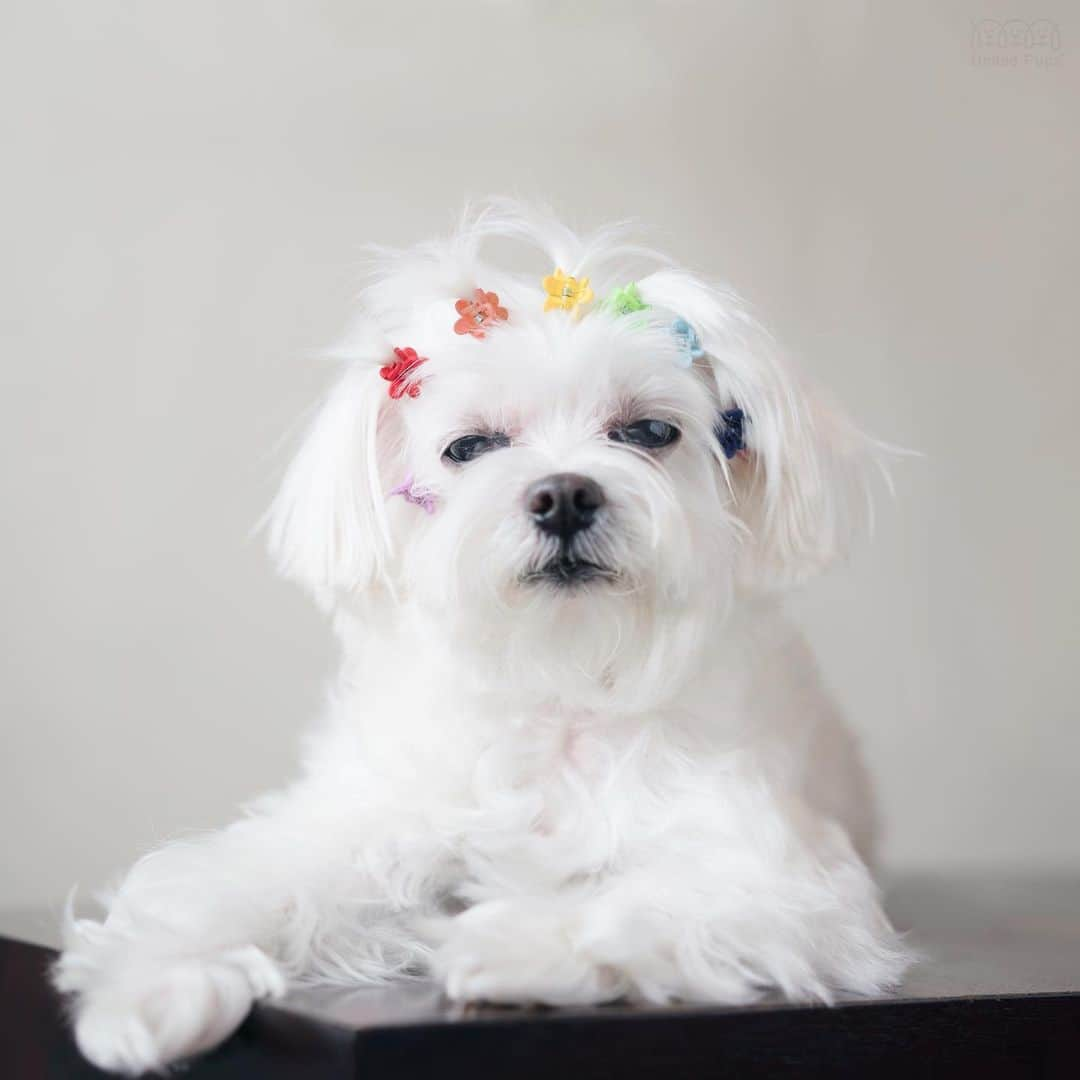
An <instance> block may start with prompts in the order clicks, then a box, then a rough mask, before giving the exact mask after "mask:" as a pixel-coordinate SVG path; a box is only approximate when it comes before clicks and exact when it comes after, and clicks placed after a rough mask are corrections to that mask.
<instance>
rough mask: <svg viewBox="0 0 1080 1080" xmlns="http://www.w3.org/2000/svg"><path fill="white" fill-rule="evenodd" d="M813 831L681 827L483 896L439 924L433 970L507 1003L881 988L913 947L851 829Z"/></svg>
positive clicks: (457, 994) (458, 987) (459, 995)
mask: <svg viewBox="0 0 1080 1080" xmlns="http://www.w3.org/2000/svg"><path fill="white" fill-rule="evenodd" d="M816 831H817V832H818V836H817V838H816V842H815V843H813V844H806V843H804V842H800V841H797V840H796V838H794V837H788V838H786V839H785V840H783V841H782V842H781V843H780V844H779V845H778V846H777V847H776V848H773V849H771V850H769V849H766V848H763V847H749V846H748V847H746V848H743V849H740V848H738V847H733V846H732V844H731V838H730V836H726V837H724V838H722V839H721V838H720V837H717V838H716V843H715V845H712V844H710V843H709V841H708V838H707V837H706V836H704V835H702V834H701V833H700V831H699V832H698V834H697V836H696V837H694V840H693V842H689V838H688V837H687V836H686V835H685V834H683V836H682V841H681V843H676V842H675V841H674V840H672V843H671V844H670V845H660V846H659V848H658V853H657V854H656V855H655V856H653V857H651V858H650V859H649V860H648V861H647V862H643V863H641V864H639V865H638V866H637V867H635V868H633V869H628V870H626V871H624V872H622V873H620V874H618V875H612V876H610V877H609V878H607V879H606V880H604V881H599V882H596V883H593V884H580V883H579V884H576V885H575V886H574V887H572V888H568V889H567V890H566V891H564V892H560V893H555V894H551V895H546V896H531V897H530V896H514V897H506V898H503V899H492V900H487V901H484V902H481V903H479V904H477V905H476V906H474V907H472V908H470V909H469V910H468V911H466V912H465V913H463V914H462V915H460V916H458V917H457V918H456V919H454V920H453V921H452V922H451V923H450V924H449V925H448V926H447V927H446V930H445V939H444V941H445V943H444V944H443V945H442V946H441V948H440V949H439V951H438V953H437V954H436V957H435V967H436V970H437V971H438V972H439V973H440V974H441V976H442V977H443V978H444V980H445V983H446V987H447V992H448V994H449V995H450V996H451V997H453V998H456V999H459V1000H489V1001H496V1002H505V1003H528V1002H540V1003H545V1004H555V1005H560V1004H571V1003H573V1004H582V1003H590V1002H600V1001H608V1000H613V999H615V998H618V997H623V996H627V997H630V998H633V999H637V1000H646V1001H651V1002H664V1001H671V1000H681V1001H698V1002H718V1003H725V1004H741V1003H746V1002H750V1001H754V1000H756V999H758V998H759V997H761V995H762V994H763V993H766V992H768V991H779V992H780V993H782V994H783V995H784V996H785V997H787V998H788V999H790V1000H796V1001H809V1000H817V1001H831V1000H832V999H833V997H834V996H835V994H836V993H837V992H852V993H856V994H864V995H865V994H875V993H880V992H882V991H883V990H885V989H887V988H889V987H890V986H892V985H894V984H895V983H896V982H897V981H898V980H899V978H900V977H901V975H902V973H903V971H904V970H905V969H906V967H907V965H908V963H909V962H910V957H909V955H908V953H907V952H906V950H905V949H904V948H903V946H902V944H901V943H900V941H899V939H898V936H897V935H896V933H895V931H893V929H892V927H891V926H890V925H889V922H888V920H887V919H886V917H885V915H884V914H883V912H882V910H881V907H880V904H879V900H878V893H877V890H876V888H875V886H874V884H873V882H872V880H871V878H870V875H869V873H868V871H867V870H866V868H865V866H864V865H863V864H862V862H861V861H860V860H859V858H858V856H857V855H856V854H855V852H854V851H853V850H852V848H851V845H850V843H849V842H848V841H847V838H846V836H845V835H844V834H843V833H842V831H841V830H840V829H839V828H838V827H836V826H832V825H829V824H828V823H820V827H819V828H818V829H817V830H816ZM664 847H667V850H668V851H669V852H676V851H681V852H685V854H683V855H681V856H680V857H676V856H675V855H674V854H664V855H661V854H660V853H659V851H660V850H662V849H663V848H664Z"/></svg>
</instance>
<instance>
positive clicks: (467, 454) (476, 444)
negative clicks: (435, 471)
mask: <svg viewBox="0 0 1080 1080" xmlns="http://www.w3.org/2000/svg"><path fill="white" fill-rule="evenodd" d="M509 445H510V437H509V436H508V435H503V434H502V432H496V433H495V434H494V435H462V436H461V438H460V439H455V440H454V441H453V442H452V443H451V444H450V445H449V446H448V447H447V448H446V449H445V450H444V451H443V453H442V456H443V457H444V458H446V460H447V461H453V462H455V463H457V464H458V465H462V464H464V463H465V462H466V461H472V459H473V458H475V457H479V456H480V455H481V454H486V453H487V452H488V451H489V450H497V449H499V447H500V446H509Z"/></svg>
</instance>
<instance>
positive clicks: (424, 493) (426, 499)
mask: <svg viewBox="0 0 1080 1080" xmlns="http://www.w3.org/2000/svg"><path fill="white" fill-rule="evenodd" d="M392 495H400V496H402V497H403V498H404V499H405V501H406V502H410V503H412V504H413V505H414V506H422V507H423V508H424V512H425V513H428V514H434V513H435V492H433V491H432V490H431V489H430V488H426V487H419V486H417V485H416V477H415V476H413V474H412V473H409V475H408V476H406V477H405V479H404V481H403V482H402V483H400V484H398V486H397V487H396V488H394V489H393V490H391V491H389V492H387V495H386V497H387V498H388V499H389V498H390V497H391V496H392Z"/></svg>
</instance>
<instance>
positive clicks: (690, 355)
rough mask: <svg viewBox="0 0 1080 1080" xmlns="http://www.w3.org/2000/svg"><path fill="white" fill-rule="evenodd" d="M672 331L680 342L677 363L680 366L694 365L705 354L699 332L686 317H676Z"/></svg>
mask: <svg viewBox="0 0 1080 1080" xmlns="http://www.w3.org/2000/svg"><path fill="white" fill-rule="evenodd" d="M671 332H672V333H673V334H674V335H675V337H676V338H677V340H678V342H679V350H680V352H679V358H678V359H677V360H676V361H675V363H676V364H678V365H679V367H684V368H688V367H693V365H694V361H695V360H700V359H701V358H702V357H703V356H704V355H705V350H704V349H703V348H702V347H701V338H699V337H698V332H697V331H696V330H695V329H694V328H693V327H692V326H691V325H690V324H689V323H688V322H687V321H686V320H685V319H676V320H675V321H674V322H673V323H672V324H671Z"/></svg>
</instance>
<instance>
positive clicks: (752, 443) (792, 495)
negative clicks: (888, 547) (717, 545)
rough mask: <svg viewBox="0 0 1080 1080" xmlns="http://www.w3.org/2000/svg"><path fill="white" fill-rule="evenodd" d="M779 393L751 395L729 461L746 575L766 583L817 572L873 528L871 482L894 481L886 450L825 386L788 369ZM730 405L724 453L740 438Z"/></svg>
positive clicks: (746, 579) (747, 581) (722, 434)
mask: <svg viewBox="0 0 1080 1080" xmlns="http://www.w3.org/2000/svg"><path fill="white" fill-rule="evenodd" d="M774 374H776V373H775V372H774ZM772 394H773V397H772V400H768V399H767V398H763V397H761V396H758V395H754V396H755V397H756V398H757V402H758V405H757V409H758V411H757V413H756V415H755V414H754V413H753V412H751V410H750V409H744V410H737V411H736V414H735V415H736V416H738V424H737V426H738V427H739V432H738V435H740V436H741V442H742V445H741V448H738V449H737V452H735V453H734V454H733V455H731V457H730V461H729V462H728V468H729V475H730V478H731V486H732V489H733V491H734V493H735V507H734V512H735V513H736V514H737V515H738V516H739V518H740V519H741V520H742V521H743V523H744V524H745V525H746V527H747V530H748V535H747V537H746V539H745V541H744V544H743V549H742V552H741V555H740V564H739V577H740V579H741V581H742V583H743V584H744V585H746V586H748V587H752V588H766V589H768V588H777V587H782V586H786V585H792V584H797V583H798V582H801V581H803V580H805V579H807V578H809V577H812V576H813V575H814V574H816V573H818V572H820V571H821V570H823V569H825V568H826V567H827V566H828V565H829V564H830V563H832V562H833V561H835V560H836V559H838V558H840V557H842V556H843V555H844V554H845V553H846V552H847V550H848V547H849V545H850V543H851V541H852V540H853V539H854V538H855V537H856V536H858V535H859V534H860V533H862V532H865V531H868V530H869V528H870V526H871V525H872V517H873V503H872V490H871V489H872V487H873V485H874V481H875V479H878V478H880V477H882V476H883V477H884V478H885V481H886V483H887V482H888V474H887V473H886V472H885V464H886V458H887V457H888V456H889V450H888V448H886V447H884V446H882V445H881V444H879V443H875V442H874V441H873V440H871V439H869V438H867V437H866V436H865V435H864V434H863V433H862V432H860V431H859V430H858V429H857V428H856V427H855V426H854V425H853V424H852V423H851V422H850V421H849V420H848V418H847V417H846V416H845V415H844V414H843V412H842V411H841V410H840V409H839V408H837V407H836V406H835V405H833V404H831V403H830V402H828V401H827V400H826V398H825V397H824V395H823V394H822V393H821V392H820V391H817V390H815V389H811V388H809V387H807V386H805V385H803V384H801V383H798V382H796V381H795V380H794V379H791V380H788V379H787V378H785V379H783V380H782V382H781V384H779V385H776V386H775V387H774V388H773V391H772ZM725 413H726V415H727V419H726V420H725V419H724V416H725ZM740 413H741V415H739V414H740ZM731 415H732V410H730V409H729V410H724V412H722V413H721V423H720V424H718V438H720V439H721V440H722V442H721V446H722V450H723V453H724V457H725V458H727V457H728V454H729V453H730V451H731V450H732V449H735V448H736V434H735V433H733V431H732V425H731V419H730V418H731ZM723 440H726V445H725V443H724V441H723Z"/></svg>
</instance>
